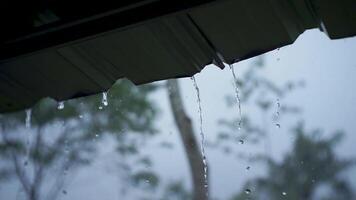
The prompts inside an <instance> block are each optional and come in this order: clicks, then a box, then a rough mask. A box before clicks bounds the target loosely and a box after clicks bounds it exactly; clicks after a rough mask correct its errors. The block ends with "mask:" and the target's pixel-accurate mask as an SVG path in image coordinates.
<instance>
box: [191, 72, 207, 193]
mask: <svg viewBox="0 0 356 200" xmlns="http://www.w3.org/2000/svg"><path fill="white" fill-rule="evenodd" d="M191 79H192V81H193V85H194V88H195V91H196V95H197V102H198V112H199V124H200V137H201V154H202V157H203V165H204V182H205V183H204V187H206V188H207V187H208V177H207V176H208V173H207V172H208V165H207V160H206V156H205V136H204V133H203V116H202V109H201V100H200V92H199V87H198V84H197V81H196V80H195V77H194V76H192V77H191ZM206 195H208V193H206Z"/></svg>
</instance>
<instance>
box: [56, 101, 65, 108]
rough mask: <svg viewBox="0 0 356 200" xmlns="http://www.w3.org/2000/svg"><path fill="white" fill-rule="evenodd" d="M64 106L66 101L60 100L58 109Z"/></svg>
mask: <svg viewBox="0 0 356 200" xmlns="http://www.w3.org/2000/svg"><path fill="white" fill-rule="evenodd" d="M63 108H64V102H63V101H60V102H58V106H57V109H58V110H63Z"/></svg>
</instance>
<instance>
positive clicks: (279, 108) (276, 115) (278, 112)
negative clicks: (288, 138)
mask: <svg viewBox="0 0 356 200" xmlns="http://www.w3.org/2000/svg"><path fill="white" fill-rule="evenodd" d="M276 104H277V110H276V114H275V119H274V121H275V122H276V123H275V125H276V127H277V128H281V125H280V124H279V123H278V120H279V116H280V110H281V103H280V102H279V99H277V103H276Z"/></svg>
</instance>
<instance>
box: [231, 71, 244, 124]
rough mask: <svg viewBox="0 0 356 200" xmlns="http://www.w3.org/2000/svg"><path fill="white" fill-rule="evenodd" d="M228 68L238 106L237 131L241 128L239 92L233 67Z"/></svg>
mask: <svg viewBox="0 0 356 200" xmlns="http://www.w3.org/2000/svg"><path fill="white" fill-rule="evenodd" d="M229 66H230V70H231V73H232V76H233V78H234V86H235V96H236V101H237V105H238V109H239V110H238V112H239V118H240V119H239V123H238V129H239V130H240V129H241V126H242V111H241V98H240V92H239V86H238V85H237V76H236V73H235V70H234V67H233V65H232V64H231V65H229Z"/></svg>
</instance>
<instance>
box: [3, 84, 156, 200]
mask: <svg viewBox="0 0 356 200" xmlns="http://www.w3.org/2000/svg"><path fill="white" fill-rule="evenodd" d="M155 89H156V86H155V85H153V84H149V85H144V86H141V87H136V86H134V85H133V84H132V83H131V82H129V81H126V80H123V81H118V82H117V83H116V84H114V85H113V87H112V88H111V89H110V91H109V92H108V98H107V101H108V105H107V106H106V105H105V104H106V102H102V101H105V99H103V98H102V97H101V95H95V96H89V97H86V98H79V99H74V100H69V101H66V102H64V107H63V108H61V107H62V105H60V106H59V107H58V110H57V103H56V102H55V101H53V100H51V99H44V100H42V101H41V102H39V103H38V104H37V105H36V106H34V107H33V108H32V109H31V112H32V115H31V116H32V117H31V118H29V117H30V115H28V116H27V118H28V120H30V121H29V122H30V124H29V125H31V126H30V127H27V128H25V127H24V125H25V118H26V116H25V115H26V114H25V113H24V112H18V113H10V114H6V115H1V116H0V122H1V130H0V131H1V133H0V136H1V139H0V157H1V160H2V161H1V164H0V179H2V180H10V179H11V177H15V178H16V179H17V180H18V181H19V182H20V185H21V191H23V192H24V193H25V196H26V199H28V200H41V199H50V200H53V199H56V198H57V197H58V194H60V192H62V193H63V194H67V191H66V189H65V188H63V186H64V185H65V183H66V180H67V179H69V176H65V175H66V174H67V173H68V171H69V170H70V173H71V174H74V172H75V169H76V168H78V167H80V166H83V165H86V164H88V163H89V162H90V161H91V160H92V159H93V157H94V156H95V151H96V145H97V143H98V141H99V140H100V139H101V138H104V135H109V136H112V137H114V138H116V140H115V141H116V145H117V152H118V155H121V156H122V157H126V156H135V157H137V160H140V159H142V156H140V154H139V150H138V148H137V147H138V146H139V145H143V144H144V142H143V141H142V137H135V135H152V134H154V133H156V130H155V129H154V127H153V120H154V118H155V116H156V114H157V108H156V107H155V106H154V104H153V103H152V102H151V101H150V100H149V98H148V94H149V93H150V92H152V91H154V90H155ZM27 113H29V112H27ZM123 133H130V134H123ZM26 138H27V139H26ZM137 138H141V140H139V139H137ZM146 159H149V158H146ZM141 164H142V163H141ZM139 165H140V162H137V163H136V164H135V166H139ZM118 166H124V167H122V169H124V170H123V173H125V174H126V175H127V176H126V177H129V178H130V180H133V181H132V183H133V184H134V183H135V180H136V179H137V177H138V176H137V174H134V173H133V172H131V170H130V167H131V165H130V164H129V163H127V162H125V159H122V160H118ZM153 176H154V174H151V177H153ZM72 177H73V176H72V175H71V176H70V178H72ZM155 180H156V179H155ZM157 182H158V179H157V180H156V182H155V183H154V184H155V185H157ZM152 183H153V182H152ZM155 185H154V186H155Z"/></svg>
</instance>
